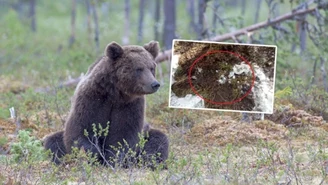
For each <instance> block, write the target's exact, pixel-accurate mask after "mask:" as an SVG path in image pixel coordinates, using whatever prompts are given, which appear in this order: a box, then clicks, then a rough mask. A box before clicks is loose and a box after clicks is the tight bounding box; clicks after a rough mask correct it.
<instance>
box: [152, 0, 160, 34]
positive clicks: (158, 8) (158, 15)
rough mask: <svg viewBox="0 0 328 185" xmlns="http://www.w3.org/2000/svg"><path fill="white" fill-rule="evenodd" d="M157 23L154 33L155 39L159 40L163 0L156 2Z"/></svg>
mask: <svg viewBox="0 0 328 185" xmlns="http://www.w3.org/2000/svg"><path fill="white" fill-rule="evenodd" d="M155 6H156V7H155V24H154V34H155V40H159V20H160V16H161V0H156V4H155Z"/></svg>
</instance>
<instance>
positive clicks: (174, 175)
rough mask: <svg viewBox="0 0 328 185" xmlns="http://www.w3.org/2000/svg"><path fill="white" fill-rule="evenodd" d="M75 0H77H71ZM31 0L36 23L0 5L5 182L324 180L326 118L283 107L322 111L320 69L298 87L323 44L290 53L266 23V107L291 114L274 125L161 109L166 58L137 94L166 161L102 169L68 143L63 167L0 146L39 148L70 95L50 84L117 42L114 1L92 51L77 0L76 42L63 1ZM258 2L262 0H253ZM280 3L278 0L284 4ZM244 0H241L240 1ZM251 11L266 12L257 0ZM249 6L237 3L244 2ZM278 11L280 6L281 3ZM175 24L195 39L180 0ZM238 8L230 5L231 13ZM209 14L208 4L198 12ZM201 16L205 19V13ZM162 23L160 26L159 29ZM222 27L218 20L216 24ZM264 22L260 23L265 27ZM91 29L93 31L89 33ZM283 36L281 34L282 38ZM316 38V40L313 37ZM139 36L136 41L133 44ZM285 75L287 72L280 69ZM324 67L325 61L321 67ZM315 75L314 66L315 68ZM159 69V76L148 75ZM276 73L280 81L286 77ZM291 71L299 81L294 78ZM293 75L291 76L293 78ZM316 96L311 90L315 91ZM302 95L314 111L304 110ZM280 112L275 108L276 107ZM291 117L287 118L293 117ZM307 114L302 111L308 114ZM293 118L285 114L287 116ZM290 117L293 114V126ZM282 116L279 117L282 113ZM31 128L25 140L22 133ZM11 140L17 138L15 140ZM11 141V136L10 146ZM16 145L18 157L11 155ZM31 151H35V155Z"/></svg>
mask: <svg viewBox="0 0 328 185" xmlns="http://www.w3.org/2000/svg"><path fill="white" fill-rule="evenodd" d="M78 2H79V1H78ZM38 3H39V4H38V6H37V14H38V17H37V32H36V33H32V32H31V31H29V26H28V24H27V23H28V21H26V20H21V19H18V15H17V13H16V12H15V11H14V10H12V9H3V10H4V11H1V18H0V33H1V35H0V48H1V50H0V171H1V174H0V182H1V183H7V184H15V183H16V184H17V183H21V184H24V183H25V184H69V183H76V184H79V183H80V184H83V183H85V184H278V183H281V184H282V183H286V184H288V182H291V184H320V183H321V184H325V183H327V180H328V179H327V177H326V176H327V173H328V171H327V168H328V164H327V159H328V153H327V152H328V151H327V147H328V143H327V140H326V139H325V138H327V131H328V129H327V128H328V127H327V123H325V121H324V120H322V121H319V122H315V121H313V120H311V119H314V117H310V118H311V119H310V121H308V120H304V119H305V117H301V116H298V117H297V115H292V114H290V112H288V111H287V112H284V110H285V108H286V107H289V109H290V110H291V111H297V110H299V109H301V110H308V111H309V112H310V113H311V114H314V115H320V114H321V113H320V111H324V110H326V109H327V108H326V106H325V105H324V102H325V101H326V100H325V99H322V97H325V96H326V95H327V94H326V93H325V92H323V91H322V88H321V87H320V86H322V80H321V77H320V78H319V77H318V76H317V79H318V80H317V84H318V87H313V88H310V89H309V90H306V88H305V87H307V86H308V82H309V79H310V78H311V75H312V66H313V61H314V59H313V58H312V57H314V58H316V57H317V55H318V54H320V56H322V57H324V58H326V57H327V54H326V53H325V52H323V51H324V48H327V46H328V44H327V43H325V42H324V41H322V43H321V44H322V45H321V46H322V47H321V48H323V49H319V48H317V47H314V46H313V44H311V42H310V40H309V45H308V51H307V53H306V55H305V56H306V57H304V56H300V55H298V54H296V53H292V52H290V48H291V43H292V40H293V39H295V38H297V36H296V34H295V35H294V34H291V35H289V36H287V37H286V39H282V40H279V41H277V43H275V40H274V39H273V36H272V35H271V32H270V33H269V34H268V37H266V38H265V40H264V41H265V43H266V44H277V45H278V65H277V77H278V78H277V80H276V85H277V87H278V88H276V90H277V91H279V90H280V89H284V88H285V87H290V89H291V90H289V91H288V92H285V91H280V93H279V97H277V98H276V99H275V110H277V111H278V112H277V113H276V114H274V115H273V116H278V115H282V117H283V118H291V119H290V120H289V121H290V124H287V125H281V124H277V123H279V122H280V119H277V120H279V121H277V123H273V122H271V121H268V120H265V121H264V122H256V121H253V122H251V123H242V122H239V121H238V120H239V119H240V114H239V113H228V112H216V111H199V110H188V109H171V108H168V92H169V88H170V87H169V80H168V79H169V75H168V71H169V69H168V66H167V65H166V64H165V63H162V64H160V65H161V67H162V68H163V71H164V84H163V85H162V87H161V88H160V90H159V91H158V92H157V93H155V94H152V95H149V96H147V112H146V114H147V121H148V122H150V123H151V124H152V126H153V127H155V128H158V129H161V130H162V131H164V132H165V133H167V134H168V136H169V138H170V157H169V160H168V169H167V170H158V169H155V170H154V171H152V170H150V169H147V168H130V169H121V168H118V169H116V170H112V169H110V168H106V167H104V166H99V165H91V164H90V163H88V162H87V161H88V156H86V155H85V153H83V152H81V151H77V153H76V155H77V158H75V160H72V161H71V163H69V164H67V165H65V166H56V165H54V164H52V163H50V162H49V161H50V160H49V158H47V159H45V160H28V159H30V158H29V155H25V154H24V152H20V151H19V150H17V148H16V150H13V151H12V152H10V154H5V151H6V150H8V149H10V148H12V147H13V146H24V147H25V148H27V149H33V150H36V151H37V152H36V153H38V152H40V150H42V147H41V148H40V147H39V148H38V145H30V144H31V143H33V142H34V141H35V140H40V139H41V138H42V137H43V136H45V135H47V134H49V133H51V132H54V131H57V130H61V129H63V120H65V118H66V116H67V113H68V111H69V108H70V97H71V96H72V94H73V91H74V87H69V88H58V84H59V83H60V82H63V81H65V80H67V79H69V78H70V77H72V78H75V77H78V76H79V75H80V74H81V73H84V72H86V70H87V68H88V66H89V65H90V64H91V63H92V62H93V61H94V60H95V59H96V58H97V57H98V56H99V55H101V53H102V49H103V48H105V46H106V45H107V44H108V43H109V42H110V41H112V40H116V41H117V42H119V43H120V40H121V37H122V30H123V29H124V28H123V24H122V20H123V13H122V10H123V7H124V6H123V3H121V2H113V3H110V6H109V10H110V11H107V12H106V11H101V9H100V8H98V9H97V10H98V13H99V18H100V33H101V35H100V38H101V40H100V51H99V52H97V51H96V49H95V44H94V42H93V41H92V40H91V41H90V40H88V35H87V31H86V25H85V15H86V14H85V7H84V6H83V5H82V4H79V5H78V7H77V21H76V22H77V24H76V25H77V28H76V38H77V42H76V43H75V44H74V45H73V47H72V48H69V47H68V38H69V34H70V12H69V11H70V10H69V6H70V4H69V3H68V2H67V1H65V0H59V1H52V2H50V1H49V2H39V1H38ZM131 3H132V5H131V7H133V8H131V32H130V36H131V38H130V41H131V44H136V40H137V38H136V33H137V32H136V30H137V24H136V23H137V19H138V8H137V7H138V2H137V1H133V2H131ZM262 3H263V2H262ZM286 3H288V2H285V4H286ZM152 5H153V2H150V3H149V5H147V6H149V7H148V9H146V14H145V24H144V28H145V29H144V38H143V43H146V42H148V41H149V40H152V39H153V37H152V35H153V27H152V26H153V22H152V20H153V13H152V12H151V11H149V10H151V8H150V7H152ZM249 6H251V5H249ZM262 6H263V10H261V12H260V17H266V12H267V11H266V9H265V3H263V4H262ZM250 8H251V7H247V9H246V10H249V9H250ZM281 8H282V10H281V11H282V12H285V11H286V12H287V11H288V9H289V6H287V5H286V6H281ZM177 10H179V11H177V32H178V34H179V36H180V37H181V38H183V39H193V38H196V36H195V34H193V33H190V32H189V29H188V25H189V20H188V15H187V13H186V11H184V10H185V4H184V3H183V2H179V3H178V7H177ZM238 12H239V10H238V9H237V10H236V9H232V8H226V9H225V10H224V16H225V17H227V18H231V19H234V20H232V21H228V23H229V24H231V25H234V26H235V27H238V26H237V25H238V24H239V22H238V18H237V17H236V16H235V15H236V14H237V13H238ZM251 13H253V12H251V11H250V13H249V11H246V15H245V17H244V18H245V23H244V25H249V24H251V23H252V22H253V15H252V14H251ZM238 14H239V13H238ZM207 16H208V17H212V12H211V11H210V9H209V11H208V12H207ZM208 22H209V23H210V22H211V21H210V18H209V19H208ZM162 28H163V25H162V24H161V25H160V29H162ZM217 29H218V30H217V31H221V32H226V31H227V30H226V29H227V28H217ZM269 31H270V30H269ZM92 37H93V36H92ZM288 39H289V40H288ZM322 40H325V39H322ZM143 43H142V44H143ZM291 69H292V70H293V71H294V75H295V78H292V77H291V75H290V74H291V73H290V70H291ZM326 70H327V68H326ZM317 75H318V74H317ZM158 77H159V75H158ZM287 77H288V79H286V80H282V79H285V78H287ZM298 78H299V79H300V81H298V80H296V79H298ZM293 80H294V81H293ZM45 87H47V88H49V92H47V93H44V92H43V93H42V92H41V93H40V92H37V91H36V89H38V88H45ZM320 98H321V99H320ZM303 100H304V101H305V102H308V104H309V105H317V106H318V107H319V108H318V109H319V110H315V109H309V108H308V106H305V105H307V104H304V103H301V104H297V103H295V102H302V101H303ZM11 107H14V108H15V110H16V116H17V118H19V120H20V125H16V124H15V123H17V120H16V121H15V120H12V119H11V118H10V113H9V108H11ZM279 111H280V112H279ZM293 116H294V117H296V118H297V119H296V118H295V119H294V118H293ZM311 116H312V115H311ZM292 118H293V119H292ZM293 120H301V122H302V125H301V126H300V127H295V126H291V125H295V122H292V121H293ZM288 123H289V122H288ZM16 130H28V131H29V132H30V134H31V135H30V136H29V137H31V138H29V139H27V140H26V143H25V145H22V143H21V141H20V140H19V138H18V135H19V133H18V132H16ZM33 137H35V138H34V139H35V140H33V139H32V138H33ZM19 143H20V145H17V144H19ZM15 144H16V145H15ZM15 154H21V156H22V158H21V161H20V162H17V161H13V160H12V159H13V156H15ZM40 159H41V158H40Z"/></svg>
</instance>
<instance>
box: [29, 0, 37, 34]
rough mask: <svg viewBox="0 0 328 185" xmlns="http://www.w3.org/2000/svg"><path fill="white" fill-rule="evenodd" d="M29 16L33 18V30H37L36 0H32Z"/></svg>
mask: <svg viewBox="0 0 328 185" xmlns="http://www.w3.org/2000/svg"><path fill="white" fill-rule="evenodd" d="M29 17H30V20H31V30H32V31H33V32H36V20H35V0H30V12H29Z"/></svg>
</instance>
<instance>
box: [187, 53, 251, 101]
mask: <svg viewBox="0 0 328 185" xmlns="http://www.w3.org/2000/svg"><path fill="white" fill-rule="evenodd" d="M215 53H228V54H231V55H234V56H235V57H237V58H239V59H241V60H242V61H244V62H245V63H246V64H247V65H248V66H249V67H250V69H251V71H252V77H253V78H252V85H251V88H249V90H248V91H247V92H246V94H244V96H242V97H240V98H237V99H235V100H233V101H231V102H216V101H212V100H209V99H207V98H204V97H203V96H201V95H200V94H199V93H198V92H197V90H196V89H195V87H194V86H193V85H192V81H191V71H192V69H193V68H194V67H195V65H196V63H197V62H199V61H200V60H201V59H203V58H204V57H205V56H207V55H211V54H215ZM188 80H189V85H190V87H191V89H192V90H193V91H194V93H195V94H196V95H197V96H199V97H200V98H202V99H203V100H205V101H207V102H209V103H212V104H217V105H230V104H234V103H236V102H240V101H241V100H243V99H244V98H245V97H246V96H248V94H249V93H251V90H252V88H253V87H254V82H255V74H254V69H253V68H252V66H251V64H250V62H248V61H247V60H246V59H245V58H244V57H242V56H241V55H239V54H237V53H234V52H231V51H222V50H213V51H208V52H207V53H205V54H203V55H202V56H200V57H199V58H197V59H196V60H195V61H194V62H193V64H192V65H191V67H190V69H189V74H188Z"/></svg>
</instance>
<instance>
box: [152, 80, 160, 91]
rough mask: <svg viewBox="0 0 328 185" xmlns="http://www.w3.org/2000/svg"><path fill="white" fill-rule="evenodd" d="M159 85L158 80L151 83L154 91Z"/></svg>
mask: <svg viewBox="0 0 328 185" xmlns="http://www.w3.org/2000/svg"><path fill="white" fill-rule="evenodd" d="M160 86H161V84H159V83H158V82H153V83H152V84H151V88H153V90H154V91H157V89H158V88H159V87H160Z"/></svg>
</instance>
